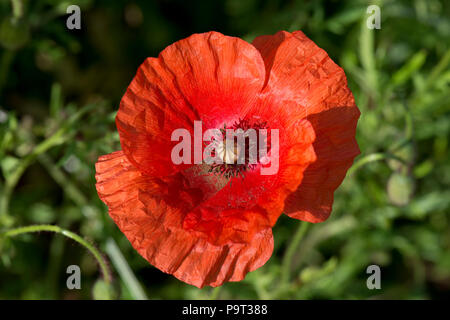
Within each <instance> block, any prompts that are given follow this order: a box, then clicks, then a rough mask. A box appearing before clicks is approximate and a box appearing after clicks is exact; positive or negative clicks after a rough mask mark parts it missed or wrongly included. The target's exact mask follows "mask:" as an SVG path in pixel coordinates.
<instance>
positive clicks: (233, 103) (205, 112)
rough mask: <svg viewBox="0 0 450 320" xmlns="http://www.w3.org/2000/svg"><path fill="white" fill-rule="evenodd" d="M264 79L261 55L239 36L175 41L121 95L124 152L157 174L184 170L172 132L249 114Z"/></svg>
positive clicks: (145, 65) (143, 67)
mask: <svg viewBox="0 0 450 320" xmlns="http://www.w3.org/2000/svg"><path fill="white" fill-rule="evenodd" d="M264 79H265V67H264V62H263V60H262V57H261V55H260V53H259V52H258V50H256V49H255V47H253V46H252V45H251V44H249V43H247V42H245V41H243V40H241V39H239V38H234V37H228V36H224V35H222V34H220V33H218V32H208V33H202V34H194V35H192V36H190V37H188V38H186V39H183V40H180V41H177V42H175V43H174V44H172V45H170V46H168V47H167V48H166V49H164V50H163V51H162V52H161V54H160V55H159V57H158V58H148V59H147V60H146V61H145V62H144V63H143V64H142V65H141V66H140V67H139V69H138V71H137V74H136V76H135V78H134V79H133V81H132V82H131V84H130V86H129V87H128V90H127V92H126V93H125V95H124V97H123V98H122V101H121V104H120V109H119V112H118V114H117V118H116V124H117V128H118V130H119V134H120V141H121V145H122V149H123V151H124V153H125V154H126V156H127V157H128V159H129V160H130V161H131V163H133V164H134V165H135V166H136V167H137V168H139V169H140V170H141V171H144V172H147V173H148V174H151V175H154V176H164V175H168V174H171V173H173V172H176V171H178V170H181V169H185V167H184V166H177V165H174V164H173V162H172V161H171V158H170V156H171V150H172V149H173V147H174V146H175V145H176V144H177V143H178V142H177V141H175V142H172V141H171V134H172V132H173V131H174V130H175V129H179V128H184V129H187V130H189V131H190V133H191V135H192V136H193V124H194V120H201V121H202V122H203V128H205V129H207V128H218V125H219V124H222V123H223V122H224V121H226V120H229V119H231V118H233V119H235V118H236V117H239V115H240V114H245V112H246V110H247V109H248V108H249V106H251V105H252V104H253V102H254V99H256V96H257V93H258V92H260V91H261V89H262V87H263V85H264Z"/></svg>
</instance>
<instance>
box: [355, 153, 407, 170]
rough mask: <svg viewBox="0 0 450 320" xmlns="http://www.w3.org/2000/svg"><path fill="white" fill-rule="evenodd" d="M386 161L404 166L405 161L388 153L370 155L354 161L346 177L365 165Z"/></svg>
mask: <svg viewBox="0 0 450 320" xmlns="http://www.w3.org/2000/svg"><path fill="white" fill-rule="evenodd" d="M386 159H392V160H396V161H398V162H400V163H402V164H406V162H405V160H403V159H401V158H399V157H397V156H395V155H393V154H390V153H372V154H369V155H367V156H364V157H362V158H360V159H359V160H358V161H356V162H355V164H353V166H352V167H351V168H350V169H348V171H347V175H348V176H350V175H352V174H353V173H354V172H355V171H356V170H358V169H359V168H361V167H362V166H364V165H365V164H367V163H370V162H375V161H380V160H386Z"/></svg>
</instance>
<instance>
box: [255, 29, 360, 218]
mask: <svg viewBox="0 0 450 320" xmlns="http://www.w3.org/2000/svg"><path fill="white" fill-rule="evenodd" d="M253 45H254V46H255V47H256V48H257V49H258V50H259V51H260V52H261V55H262V56H263V59H264V63H265V66H266V85H265V88H264V89H263V93H266V92H272V93H275V94H277V95H280V96H281V97H284V99H285V100H290V101H291V103H285V104H283V105H280V107H283V108H287V107H289V108H293V109H292V113H296V114H299V113H300V114H303V115H304V117H306V119H308V120H309V121H310V122H311V124H312V126H313V127H314V131H315V132H316V140H315V142H314V143H313V146H314V150H315V153H316V155H317V161H316V162H315V163H313V164H312V165H310V166H309V167H308V168H307V169H306V171H305V173H304V177H303V180H302V183H301V185H300V186H299V188H298V189H297V190H296V191H295V192H294V193H292V194H291V195H290V196H289V197H288V198H287V200H286V206H285V213H286V214H287V215H289V216H290V217H292V218H296V219H300V220H305V221H309V222H321V221H324V220H326V219H327V218H328V216H329V215H330V212H331V207H332V203H333V193H334V191H335V190H336V188H337V187H338V186H339V185H340V184H341V182H342V180H343V179H344V177H345V174H346V172H347V170H348V168H349V167H350V166H351V165H352V163H353V159H354V158H355V157H356V156H357V155H358V154H359V148H358V145H357V143H356V139H355V131H356V124H357V121H358V118H359V115H360V112H359V110H358V108H357V107H356V105H355V101H354V98H353V95H352V93H351V91H350V89H349V88H348V87H347V80H346V77H345V73H344V71H343V70H342V68H340V67H339V66H338V65H336V64H335V63H334V62H333V61H332V60H331V58H330V57H329V56H328V54H327V53H326V52H325V51H324V50H323V49H321V48H319V47H318V46H317V45H316V44H314V42H313V41H311V40H310V39H308V38H307V37H306V36H305V35H304V34H303V33H302V32H301V31H296V32H293V33H289V32H285V31H280V32H278V33H276V34H275V35H267V36H261V37H257V38H256V39H255V40H254V41H253ZM292 102H293V103H292Z"/></svg>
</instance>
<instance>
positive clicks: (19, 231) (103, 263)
mask: <svg viewBox="0 0 450 320" xmlns="http://www.w3.org/2000/svg"><path fill="white" fill-rule="evenodd" d="M41 231H48V232H54V233H58V234H62V235H63V236H65V237H67V238H70V239H72V240H74V241H76V242H78V243H79V244H80V245H82V246H83V247H85V248H86V249H87V250H88V251H89V252H90V253H91V254H92V255H93V256H94V258H95V259H96V260H97V262H98V264H99V266H100V269H101V272H102V275H103V279H104V280H105V282H107V283H111V282H112V276H111V273H110V271H109V268H108V264H107V262H106V261H105V259H104V258H103V256H102V254H101V253H100V251H99V250H98V249H97V248H95V247H94V246H93V245H92V244H90V243H89V242H88V241H86V240H85V239H83V238H82V237H80V236H79V235H77V234H76V233H73V232H71V231H68V230H65V229H62V228H60V227H58V226H54V225H34V226H26V227H19V228H14V229H10V230H7V231H4V232H2V233H0V237H9V238H11V237H15V236H18V235H21V234H25V233H32V232H41Z"/></svg>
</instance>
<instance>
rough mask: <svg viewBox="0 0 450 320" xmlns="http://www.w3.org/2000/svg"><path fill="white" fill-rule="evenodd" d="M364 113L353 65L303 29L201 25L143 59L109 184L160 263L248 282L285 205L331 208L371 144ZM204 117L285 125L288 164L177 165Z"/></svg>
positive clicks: (282, 150)
mask: <svg viewBox="0 0 450 320" xmlns="http://www.w3.org/2000/svg"><path fill="white" fill-rule="evenodd" d="M359 114H360V113H359V110H358V108H357V107H356V105H355V102H354V98H353V96H352V93H351V91H350V90H349V88H348V87H347V81H346V77H345V74H344V71H343V70H342V69H341V68H340V67H339V66H337V65H336V64H335V63H334V62H333V61H332V60H331V59H330V57H329V56H328V55H327V53H326V52H325V51H324V50H322V49H320V48H319V47H317V46H316V45H315V44H314V43H313V42H312V41H311V40H310V39H308V38H307V37H306V36H305V35H304V34H303V33H302V32H300V31H296V32H293V33H288V32H284V31H280V32H278V33H277V34H275V35H270V36H261V37H258V38H256V39H255V40H254V41H253V43H252V44H249V43H247V42H245V41H243V40H241V39H239V38H234V37H228V36H224V35H222V34H220V33H217V32H208V33H203V34H194V35H192V36H190V37H188V38H186V39H184V40H180V41H178V42H176V43H174V44H172V45H170V46H168V47H167V48H166V49H164V50H163V51H162V52H161V54H160V55H159V57H158V58H148V59H147V60H146V61H145V62H144V63H143V64H142V65H141V66H140V68H139V69H138V71H137V74H136V76H135V78H134V79H133V81H132V82H131V84H130V86H129V87H128V90H127V92H126V93H125V95H124V97H123V98H122V101H121V104H120V109H119V112H118V114H117V118H116V124H117V128H118V130H119V134H120V142H121V146H122V150H121V151H117V152H114V153H112V154H109V155H105V156H102V157H100V159H99V161H98V162H97V164H96V171H97V174H96V179H97V191H98V194H99V196H100V198H101V199H102V200H103V201H104V202H105V203H106V205H107V206H108V207H109V214H110V216H111V217H112V219H113V220H114V221H115V223H116V224H117V225H118V227H119V228H120V230H121V231H122V232H123V233H124V234H125V235H126V237H127V238H128V240H129V241H130V242H131V244H132V245H133V247H134V248H135V249H136V250H137V251H138V252H139V253H140V254H141V255H142V256H143V257H144V258H145V259H147V260H148V261H149V262H150V263H151V264H152V265H154V266H155V267H157V268H158V269H160V270H162V271H164V272H166V273H169V274H173V275H174V276H175V277H177V278H178V279H180V280H182V281H184V282H187V283H189V284H192V285H195V286H197V287H203V286H205V285H210V286H219V285H221V284H223V283H224V282H226V281H240V280H242V279H243V278H244V277H245V275H246V273H247V272H249V271H252V270H255V269H257V268H259V267H261V266H262V265H263V264H264V263H265V262H266V261H267V260H268V259H269V257H270V256H271V254H272V250H273V236H272V229H271V228H272V226H273V225H274V224H275V222H276V221H277V219H278V217H279V216H280V215H281V214H282V213H283V212H284V213H286V214H287V215H289V216H290V217H292V218H296V219H300V220H304V221H308V222H321V221H324V220H325V219H327V218H328V216H329V214H330V212H331V206H332V202H333V192H334V190H335V189H336V188H337V187H338V186H339V185H340V183H341V182H342V180H343V178H344V176H345V174H346V171H347V169H348V168H349V167H350V166H351V164H352V162H353V159H354V157H355V156H356V155H357V154H359V149H358V146H357V144H356V141H355V130H356V123H357V120H358V118H359ZM196 120H197V121H198V120H200V121H202V125H203V129H204V130H206V129H208V128H224V127H226V128H229V127H232V126H234V127H238V128H241V127H245V128H258V129H261V128H264V129H267V130H273V129H277V130H279V146H278V161H279V169H278V172H277V173H276V174H272V175H262V174H261V172H260V170H261V168H263V167H265V166H266V165H267V164H264V163H257V164H256V165H252V166H250V165H247V164H244V165H243V167H242V165H241V166H240V167H239V166H237V165H236V166H233V165H230V166H227V167H223V166H222V167H219V169H217V168H216V169H214V168H213V167H212V166H211V165H207V164H205V163H203V164H178V165H177V164H175V163H174V162H173V161H172V160H171V151H172V149H173V148H174V146H175V145H176V144H177V143H178V142H176V141H172V140H171V135H172V132H173V131H174V130H176V129H178V128H186V129H187V130H188V131H189V132H193V123H194V121H196ZM244 124H245V125H244ZM269 152H271V151H269ZM224 168H225V169H224ZM230 168H231V169H230ZM239 168H240V169H239ZM238 169H239V170H238ZM241 169H244V170H243V171H244V173H243V174H236V173H237V172H238V171H239V172H240V171H242V170H241ZM224 172H225V173H226V172H228V173H229V174H224ZM241 173H242V172H241Z"/></svg>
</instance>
